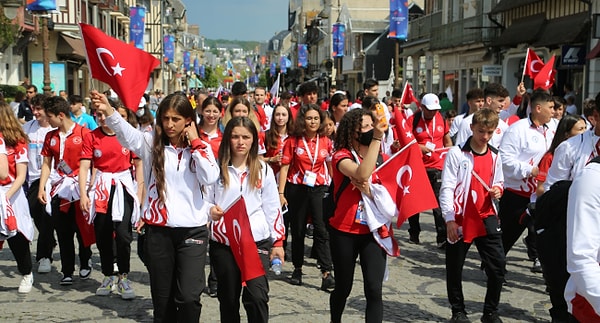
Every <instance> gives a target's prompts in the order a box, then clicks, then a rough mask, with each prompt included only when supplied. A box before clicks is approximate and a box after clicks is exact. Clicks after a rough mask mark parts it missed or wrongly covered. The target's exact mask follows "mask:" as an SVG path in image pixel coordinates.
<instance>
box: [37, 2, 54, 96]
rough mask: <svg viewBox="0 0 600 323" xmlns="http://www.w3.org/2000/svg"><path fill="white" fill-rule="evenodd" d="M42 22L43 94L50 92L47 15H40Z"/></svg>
mask: <svg viewBox="0 0 600 323" xmlns="http://www.w3.org/2000/svg"><path fill="white" fill-rule="evenodd" d="M39 17H40V20H41V23H42V64H43V66H44V87H43V88H42V89H43V91H44V94H45V95H50V94H51V93H52V88H51V87H50V56H49V54H50V53H49V51H50V50H49V45H48V43H49V42H50V41H49V38H50V32H49V31H48V15H47V14H44V15H40V16H39Z"/></svg>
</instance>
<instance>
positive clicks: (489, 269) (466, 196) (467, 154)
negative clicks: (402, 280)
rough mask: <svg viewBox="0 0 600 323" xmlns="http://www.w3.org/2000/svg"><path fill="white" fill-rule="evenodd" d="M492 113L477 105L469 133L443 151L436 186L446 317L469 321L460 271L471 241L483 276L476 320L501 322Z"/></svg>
mask: <svg viewBox="0 0 600 323" xmlns="http://www.w3.org/2000/svg"><path fill="white" fill-rule="evenodd" d="M497 126H498V114H497V113H496V112H495V111H492V110H490V109H482V110H479V111H477V112H475V113H474V114H473V123H472V124H471V129H472V130H473V135H472V136H471V137H469V138H468V139H467V141H466V142H465V143H464V145H462V146H454V147H452V148H451V149H450V150H449V151H448V154H447V155H446V162H445V164H444V170H443V172H442V185H441V188H440V208H441V209H442V214H443V216H444V219H445V220H446V228H447V235H448V242H449V245H447V246H446V286H447V291H448V301H449V302H450V305H451V307H452V318H451V319H450V322H456V323H466V322H470V321H469V319H468V318H467V315H466V311H465V303H464V295H463V291H462V270H463V266H464V263H465V257H466V255H467V251H468V250H469V247H470V246H471V244H472V243H475V245H476V246H477V250H478V251H479V255H480V256H481V260H482V261H483V263H484V265H485V271H486V274H487V277H488V281H487V292H486V296H485V303H484V306H483V317H482V318H481V321H482V322H494V323H498V322H502V320H501V319H500V317H499V315H498V303H499V301H500V292H501V290H502V282H503V281H504V274H505V272H506V260H505V255H504V248H503V247H502V230H501V229H500V222H499V220H498V216H497V213H498V211H497V209H496V207H495V205H494V200H497V199H498V198H500V196H501V195H502V192H503V173H502V162H501V159H500V156H499V155H498V151H497V150H496V149H495V148H494V147H493V146H491V145H490V144H489V141H490V139H491V138H492V136H493V134H494V131H495V129H496V127H497Z"/></svg>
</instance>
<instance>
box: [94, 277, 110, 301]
mask: <svg viewBox="0 0 600 323" xmlns="http://www.w3.org/2000/svg"><path fill="white" fill-rule="evenodd" d="M114 283H115V281H114V278H113V276H104V280H103V281H102V284H101V285H100V287H98V289H96V295H98V296H106V295H110V293H111V292H112V290H113V286H114Z"/></svg>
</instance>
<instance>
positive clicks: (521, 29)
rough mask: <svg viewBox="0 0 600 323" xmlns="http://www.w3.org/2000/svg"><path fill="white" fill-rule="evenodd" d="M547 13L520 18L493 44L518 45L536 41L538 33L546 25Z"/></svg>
mask: <svg viewBox="0 0 600 323" xmlns="http://www.w3.org/2000/svg"><path fill="white" fill-rule="evenodd" d="M545 20H546V15H545V14H543V13H541V14H537V15H533V16H529V17H526V18H522V19H518V20H515V21H513V23H512V24H511V25H510V26H508V28H506V29H505V30H504V31H503V32H502V34H500V37H498V38H496V40H495V41H493V43H492V45H493V46H516V45H518V44H523V43H526V44H531V43H532V42H534V41H536V40H537V39H538V38H537V36H538V34H540V31H541V30H542V28H543V27H544V21H545Z"/></svg>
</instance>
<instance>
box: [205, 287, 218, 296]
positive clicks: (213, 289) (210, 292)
mask: <svg viewBox="0 0 600 323" xmlns="http://www.w3.org/2000/svg"><path fill="white" fill-rule="evenodd" d="M207 294H208V296H210V297H212V298H215V297H217V286H209V287H208V293H207Z"/></svg>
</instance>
